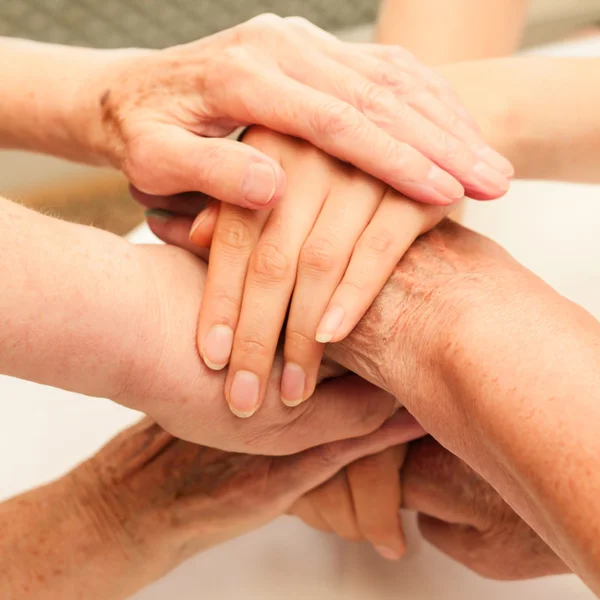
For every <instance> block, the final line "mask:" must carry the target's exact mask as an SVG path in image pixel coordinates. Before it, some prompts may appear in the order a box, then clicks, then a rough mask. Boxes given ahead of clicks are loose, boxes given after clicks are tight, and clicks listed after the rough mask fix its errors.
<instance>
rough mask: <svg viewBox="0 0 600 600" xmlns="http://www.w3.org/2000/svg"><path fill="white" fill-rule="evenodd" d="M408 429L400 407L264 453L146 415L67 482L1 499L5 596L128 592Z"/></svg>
mask: <svg viewBox="0 0 600 600" xmlns="http://www.w3.org/2000/svg"><path fill="white" fill-rule="evenodd" d="M413 429H414V424H413V421H412V419H411V418H410V417H409V416H408V415H407V413H405V412H401V413H398V414H397V415H395V416H394V417H392V418H391V419H390V420H389V421H388V422H387V423H386V424H385V425H384V426H383V427H382V428H381V429H380V430H378V431H377V432H375V433H373V434H371V435H369V436H366V437H363V438H359V439H355V440H346V441H341V442H336V443H334V444H329V445H325V446H321V447H318V448H313V449H310V450H307V451H305V452H303V453H300V454H296V455H294V456H289V457H282V458H269V457H265V456H249V455H244V454H230V453H226V452H221V451H219V450H213V449H212V448H207V447H205V446H198V445H196V444H191V443H189V442H184V441H181V440H178V439H175V438H173V437H172V436H171V435H169V434H168V433H166V432H165V431H164V430H162V429H161V428H160V427H159V426H158V425H155V424H153V423H152V422H150V421H149V420H148V419H146V420H144V421H142V422H141V423H139V424H137V425H135V426H133V427H131V428H129V429H127V430H125V431H124V432H122V433H121V434H120V435H118V436H117V437H116V438H115V439H113V440H112V441H111V442H109V443H108V444H107V445H106V446H105V447H104V448H103V449H102V450H100V452H99V453H98V454H97V455H96V456H94V457H93V458H91V459H90V460H88V461H86V462H84V463H82V464H81V465H80V466H78V467H77V468H76V469H75V470H74V471H72V472H71V473H69V474H68V475H66V476H65V477H63V478H62V479H59V480H58V481H56V482H54V483H51V484H49V485H47V486H44V487H41V488H38V489H36V490H33V491H31V492H28V493H26V494H22V495H21V496H17V497H15V498H13V499H11V500H9V501H7V502H5V503H3V504H0V528H1V530H2V536H1V537H0V555H2V557H3V558H2V568H0V597H2V598H7V599H8V598H15V599H16V598H26V597H27V598H36V600H46V599H47V600H50V599H55V598H60V599H61V600H75V599H78V598H86V600H96V599H98V600H100V599H101V600H117V599H122V598H125V597H129V596H130V595H131V594H133V593H134V592H136V591H137V590H139V589H141V588H142V587H145V586H146V585H148V584H149V583H151V582H152V581H155V580H156V579H158V578H160V577H162V576H163V575H165V574H166V573H167V572H169V571H171V570H172V569H174V568H175V567H176V566H177V565H178V564H180V563H181V562H183V561H184V560H186V559H187V558H189V557H190V556H192V555H193V554H195V553H197V552H200V551H202V550H205V549H207V548H210V547H212V546H215V545H216V544H219V543H221V542H224V541H226V540H228V539H231V538H234V537H237V536H239V535H241V534H243V533H245V532H247V531H250V530H252V529H255V528H257V527H259V526H261V525H263V524H265V523H267V522H269V521H271V520H272V519H274V518H275V517H277V516H279V515H281V514H282V513H285V511H287V510H288V509H289V507H290V506H291V505H292V503H293V502H294V501H295V500H296V499H297V498H298V497H299V496H300V495H302V494H304V493H306V492H307V491H308V490H310V489H311V488H313V487H315V486H317V485H319V484H320V483H322V482H323V481H325V480H327V479H328V478H330V477H332V476H333V475H335V473H336V472H337V471H338V470H339V469H341V468H343V467H344V465H346V464H348V463H349V462H351V461H353V460H356V459H357V458H359V457H361V456H365V455H368V454H372V453H374V452H380V451H381V450H382V449H384V448H386V447H389V446H392V445H394V444H398V443H402V442H404V441H406V440H407V439H410V438H412V434H413ZM65 540H68V543H67V544H65V543H64V542H65Z"/></svg>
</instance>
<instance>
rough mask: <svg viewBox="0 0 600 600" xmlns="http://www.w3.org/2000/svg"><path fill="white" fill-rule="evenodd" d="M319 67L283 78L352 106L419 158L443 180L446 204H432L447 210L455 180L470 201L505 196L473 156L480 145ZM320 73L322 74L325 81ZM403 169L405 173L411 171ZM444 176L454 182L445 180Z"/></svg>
mask: <svg viewBox="0 0 600 600" xmlns="http://www.w3.org/2000/svg"><path fill="white" fill-rule="evenodd" d="M315 60H316V56H315ZM319 65H320V66H321V69H320V70H316V69H314V66H313V67H312V68H305V67H304V65H303V63H301V62H295V63H294V69H293V70H292V69H290V70H289V71H288V74H290V75H291V76H292V77H294V78H295V79H297V80H299V81H302V83H305V84H307V85H310V86H311V87H313V88H315V89H319V90H321V91H323V92H326V93H328V94H331V95H332V96H335V97H336V98H340V99H341V100H344V101H345V102H347V103H348V104H350V105H352V106H355V107H356V108H357V109H358V110H359V111H361V113H363V114H364V115H365V116H366V117H367V118H368V119H369V120H370V121H371V122H372V123H374V124H376V125H378V126H379V127H380V128H381V130H385V131H386V132H387V133H389V134H391V135H392V136H393V137H394V138H395V139H396V140H402V142H404V143H406V144H409V146H410V147H411V148H412V149H415V150H417V151H418V152H420V153H421V157H427V158H428V159H430V160H431V161H433V162H434V163H436V164H437V165H438V166H439V167H441V169H442V173H443V175H442V174H440V172H439V171H438V173H437V175H436V176H435V177H436V178H437V180H438V181H439V182H440V183H441V185H442V186H443V189H440V190H438V191H439V192H440V193H442V194H445V196H446V198H447V199H449V200H450V202H448V201H446V202H443V201H441V200H440V201H439V202H437V203H436V204H444V203H445V204H448V203H451V202H453V201H456V200H457V199H459V198H460V197H461V196H460V194H461V186H460V185H458V184H457V182H456V180H457V181H458V182H460V183H461V184H462V186H464V188H465V189H466V191H467V192H468V194H469V195H470V196H472V197H476V198H482V199H489V198H497V197H499V196H500V195H503V194H504V193H505V192H506V191H507V189H508V187H509V182H508V180H507V178H506V176H505V175H503V174H502V173H501V172H500V171H499V170H497V169H496V168H494V167H493V166H492V165H490V164H489V163H488V162H487V161H486V160H483V159H482V158H480V157H479V156H478V154H477V151H478V150H479V149H480V145H478V146H477V148H470V147H469V146H467V144H465V143H464V142H463V141H461V140H460V139H458V138H456V137H455V136H454V135H453V133H452V132H451V131H449V130H448V129H441V128H440V127H438V126H436V125H435V124H434V123H432V122H431V121H430V120H428V119H426V118H425V117H423V115H421V114H420V113H418V112H417V111H415V110H414V109H413V108H412V107H411V106H410V105H409V104H408V103H407V102H404V101H401V99H399V98H398V97H397V96H396V94H394V93H393V92H392V91H391V90H389V89H387V88H385V87H383V86H380V85H377V84H374V83H372V82H370V81H369V80H368V79H366V78H365V77H364V76H363V75H361V74H360V73H357V72H356V71H354V70H353V69H351V68H349V67H345V66H344V65H341V64H340V63H337V62H336V61H334V60H332V59H324V58H323V57H321V58H320V59H319ZM330 71H331V73H329V72H330ZM324 72H327V73H328V74H327V76H326V77H325V76H324ZM405 166H406V168H407V169H409V172H410V170H411V168H412V165H411V164H410V163H409V164H407V165H405ZM448 173H450V174H451V175H453V176H454V177H455V180H452V179H451V178H450V179H448ZM462 191H463V192H464V190H462Z"/></svg>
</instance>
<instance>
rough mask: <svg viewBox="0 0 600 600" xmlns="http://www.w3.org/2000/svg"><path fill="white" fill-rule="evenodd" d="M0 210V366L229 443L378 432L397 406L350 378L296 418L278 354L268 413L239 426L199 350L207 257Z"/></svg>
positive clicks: (314, 441)
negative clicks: (283, 397) (284, 394)
mask: <svg viewBox="0 0 600 600" xmlns="http://www.w3.org/2000/svg"><path fill="white" fill-rule="evenodd" d="M0 211H1V212H0V215H1V218H0V256H1V257H2V261H0V281H2V293H1V294H0V373H3V374H6V375H12V376H16V377H21V378H23V379H29V380H31V381H36V382H38V383H43V384H47V385H53V386H56V387H61V388H64V389H68V390H72V391H76V392H80V393H84V394H88V395H92V396H100V397H108V398H110V399H112V400H115V401H117V402H120V403H122V404H125V405H127V406H130V407H132V408H136V409H137V410H141V411H142V412H145V413H147V414H150V415H151V416H152V417H153V418H154V419H155V420H156V421H157V422H159V423H160V424H161V425H163V426H164V427H165V428H166V429H168V430H169V431H170V432H171V433H173V434H174V435H177V437H180V438H185V439H189V440H190V441H195V442H197V443H203V444H207V445H209V446H212V447H217V448H223V449H227V450H231V451H244V450H245V451H248V452H257V453H262V454H271V453H272V454H288V453H293V452H298V451H300V450H303V449H305V448H309V447H312V446H315V445H318V444H322V443H326V442H328V441H334V440H339V439H346V438H350V437H355V436H357V435H362V434H363V433H368V432H370V431H373V430H375V429H377V428H378V427H379V426H380V425H381V423H382V422H383V421H384V420H385V419H386V418H387V417H388V416H389V415H390V413H391V412H392V410H393V407H394V402H393V399H392V398H390V397H389V396H388V395H387V394H385V393H384V392H381V391H379V390H376V389H374V388H372V386H370V385H368V384H366V383H365V382H362V381H360V380H358V378H356V377H345V378H342V379H339V380H336V381H331V382H324V383H323V384H322V385H320V386H319V388H318V389H317V392H316V396H317V397H320V396H321V394H323V396H322V398H321V399H322V400H323V401H322V402H318V398H316V401H317V402H318V408H316V409H314V408H313V409H310V408H306V409H304V408H302V407H300V408H299V409H298V410H299V412H298V411H295V412H294V414H292V411H289V410H288V409H287V408H286V407H284V406H283V405H282V404H281V402H280V398H279V377H280V376H281V370H280V368H281V364H280V360H279V362H278V365H277V368H276V369H275V371H274V373H273V374H272V377H271V380H270V381H269V384H268V389H267V394H266V398H265V403H266V404H268V405H269V410H268V411H265V414H264V415H260V414H259V415H257V416H256V418H255V419H253V422H252V423H251V424H248V423H241V422H240V420H239V419H237V418H236V417H234V416H233V415H231V414H230V413H229V411H228V409H227V408H226V407H223V403H222V402H221V399H222V398H223V395H224V389H223V388H224V382H225V374H224V373H213V372H211V371H210V370H208V369H207V368H205V367H204V366H203V365H202V364H201V361H200V359H199V357H198V353H197V350H196V344H195V336H194V331H195V329H196V326H197V316H198V306H199V305H200V303H201V298H202V291H203V287H204V278H205V272H206V270H205V269H206V268H205V265H204V263H202V262H201V261H199V260H198V259H196V258H195V257H193V256H191V255H190V254H189V253H187V252H185V251H183V250H179V249H177V248H173V247H166V246H133V245H132V244H129V243H128V242H126V241H124V240H122V239H120V238H118V237H117V236H114V235H111V234H109V233H106V232H102V231H98V230H96V229H93V228H89V227H84V226H82V225H75V224H72V223H64V222H61V221H58V220H56V219H51V218H50V217H47V216H44V215H40V214H38V213H35V212H32V211H29V210H27V209H25V208H23V207H20V206H18V205H16V204H12V203H10V202H8V201H6V200H2V201H0ZM198 390H202V392H203V394H202V397H201V398H199V396H198ZM332 423H335V424H336V426H335V427H332Z"/></svg>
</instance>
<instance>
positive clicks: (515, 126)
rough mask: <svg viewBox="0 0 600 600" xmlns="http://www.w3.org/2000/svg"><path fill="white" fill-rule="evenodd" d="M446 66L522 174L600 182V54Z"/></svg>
mask: <svg viewBox="0 0 600 600" xmlns="http://www.w3.org/2000/svg"><path fill="white" fill-rule="evenodd" d="M441 72H442V73H443V75H444V76H445V77H446V78H447V79H448V80H449V81H450V83H451V85H452V86H453V87H454V88H455V89H456V90H457V92H458V93H459V95H460V96H461V98H462V99H463V101H464V102H465V104H466V105H467V107H468V108H469V110H470V111H471V112H472V114H473V116H474V117H475V119H476V120H477V121H478V123H479V124H480V125H481V127H482V129H483V133H484V137H485V138H486V139H487V141H488V142H490V143H491V145H492V146H493V147H495V148H497V149H498V150H499V151H501V152H503V153H504V154H505V155H506V156H507V157H508V158H509V159H510V160H511V161H512V163H513V164H514V166H515V170H516V175H517V177H519V178H527V179H553V180H560V181H574V182H588V183H596V182H600V169H598V164H600V111H599V110H598V105H599V104H600V59H598V58H572V59H569V58H537V57H532V58H509V59H499V60H493V61H482V62H473V63H463V64H460V65H450V66H447V67H443V68H442V69H441Z"/></svg>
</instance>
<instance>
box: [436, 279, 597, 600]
mask: <svg viewBox="0 0 600 600" xmlns="http://www.w3.org/2000/svg"><path fill="white" fill-rule="evenodd" d="M544 287H545V285H544V284H541V282H540V286H539V289H537V290H531V292H532V293H536V295H537V297H536V298H534V297H531V305H532V306H531V307H527V302H528V300H527V292H525V293H524V294H523V293H519V292H517V293H515V294H514V301H512V300H510V299H509V298H505V299H504V302H502V303H498V304H497V305H495V306H494V309H493V313H492V312H489V313H488V312H487V311H486V314H488V316H489V319H486V320H484V321H483V322H485V323H486V329H487V328H488V327H489V330H491V331H493V330H494V320H496V322H497V323H501V325H500V329H498V328H496V329H495V331H499V330H501V331H503V335H495V336H494V335H489V334H488V331H482V327H481V323H482V321H480V320H478V325H477V326H474V327H470V326H469V325H468V324H467V323H468V322H469V320H468V319H467V320H466V322H460V323H461V329H462V332H463V334H462V335H459V337H458V338H456V339H455V340H454V341H453V343H451V344H449V345H448V347H447V352H446V360H444V361H443V364H445V365H447V366H448V368H447V369H445V377H444V380H445V381H446V384H447V386H448V390H449V394H450V398H451V401H450V405H451V406H454V407H455V408H454V410H455V414H457V415H460V417H459V418H458V420H457V422H455V423H454V429H455V431H454V433H453V434H452V437H454V438H455V439H454V440H451V439H450V438H449V437H448V433H449V432H445V433H441V435H442V436H445V437H446V441H450V444H451V445H453V446H454V448H453V450H454V451H456V452H457V453H458V454H459V455H462V456H461V457H462V458H463V459H464V460H466V461H467V462H468V463H469V464H470V465H471V466H472V467H473V468H475V469H476V470H477V471H478V472H479V473H480V474H481V475H483V477H484V478H485V479H487V480H488V481H489V482H490V483H491V484H492V485H493V486H494V488H496V489H497V490H498V491H499V492H500V493H501V494H502V496H503V497H504V498H505V499H506V500H507V501H508V502H509V503H510V504H511V505H512V506H513V508H515V510H516V511H517V512H518V513H519V514H520V515H521V516H522V517H523V518H524V519H525V520H526V521H527V522H528V523H529V524H530V525H531V526H532V527H533V528H534V529H535V530H536V531H537V532H538V533H539V534H540V535H541V536H542V537H543V538H544V539H545V540H546V541H547V542H548V544H549V545H550V546H551V547H552V548H553V549H554V550H555V551H556V552H557V554H559V556H560V557H561V558H562V559H563V560H564V561H565V562H566V563H567V564H568V565H569V566H570V567H571V568H572V569H573V570H574V571H575V572H576V573H577V574H578V575H580V576H581V577H582V578H583V579H584V580H585V581H586V583H587V584H588V585H590V587H591V588H592V589H594V591H595V592H596V593H598V592H600V568H599V565H600V542H599V541H598V540H599V539H600V514H599V513H598V498H599V497H600V475H599V474H598V464H600V438H599V436H598V423H599V415H600V413H599V405H598V399H599V398H600V324H599V323H598V322H597V321H596V320H595V319H593V318H592V317H591V316H590V315H589V314H587V313H586V312H585V311H583V310H582V309H581V308H579V307H577V306H575V305H573V304H571V303H570V302H568V301H567V300H565V299H564V298H562V297H560V296H559V295H558V294H556V293H554V292H553V291H551V290H549V289H543V288H544ZM542 298H543V300H542ZM535 315H538V318H537V319H536V318H535ZM462 325H465V326H464V328H462ZM457 330H458V328H457Z"/></svg>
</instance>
